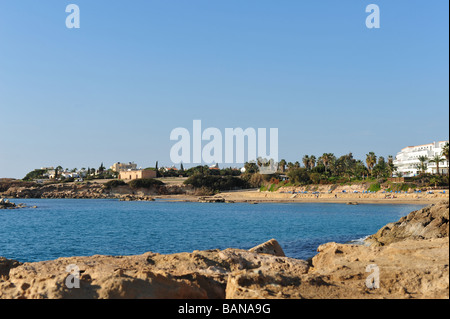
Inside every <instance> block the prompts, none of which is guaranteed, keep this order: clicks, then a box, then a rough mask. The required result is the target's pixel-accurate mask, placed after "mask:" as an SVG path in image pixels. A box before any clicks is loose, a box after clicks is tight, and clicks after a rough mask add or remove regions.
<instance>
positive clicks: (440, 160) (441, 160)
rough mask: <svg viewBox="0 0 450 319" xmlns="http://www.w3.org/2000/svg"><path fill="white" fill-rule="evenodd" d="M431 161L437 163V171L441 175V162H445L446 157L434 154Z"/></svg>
mask: <svg viewBox="0 0 450 319" xmlns="http://www.w3.org/2000/svg"><path fill="white" fill-rule="evenodd" d="M429 162H430V163H436V171H437V173H438V175H441V172H440V171H439V163H442V162H444V159H443V158H442V157H441V155H440V154H436V155H434V156H433V157H432V158H431V159H430V160H429Z"/></svg>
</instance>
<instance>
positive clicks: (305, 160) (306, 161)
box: [302, 155, 309, 169]
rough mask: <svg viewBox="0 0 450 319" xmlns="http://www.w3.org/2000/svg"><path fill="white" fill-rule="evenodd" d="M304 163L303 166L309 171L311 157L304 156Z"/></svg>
mask: <svg viewBox="0 0 450 319" xmlns="http://www.w3.org/2000/svg"><path fill="white" fill-rule="evenodd" d="M302 162H303V165H305V168H306V169H309V156H308V155H305V156H303V158H302Z"/></svg>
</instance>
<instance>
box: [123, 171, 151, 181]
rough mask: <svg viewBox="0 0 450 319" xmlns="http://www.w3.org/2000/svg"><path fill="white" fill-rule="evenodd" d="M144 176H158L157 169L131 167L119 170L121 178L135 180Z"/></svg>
mask: <svg viewBox="0 0 450 319" xmlns="http://www.w3.org/2000/svg"><path fill="white" fill-rule="evenodd" d="M142 178H156V171H154V170H151V169H129V170H126V171H120V172H119V179H121V180H133V179H142Z"/></svg>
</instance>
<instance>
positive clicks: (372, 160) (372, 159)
mask: <svg viewBox="0 0 450 319" xmlns="http://www.w3.org/2000/svg"><path fill="white" fill-rule="evenodd" d="M376 163H377V156H376V155H375V153H374V152H369V154H366V164H367V169H368V170H369V173H370V176H372V170H373V168H374V166H375V164H376Z"/></svg>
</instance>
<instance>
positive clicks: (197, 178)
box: [184, 174, 249, 191]
mask: <svg viewBox="0 0 450 319" xmlns="http://www.w3.org/2000/svg"><path fill="white" fill-rule="evenodd" d="M184 184H187V185H192V186H194V187H195V188H201V187H207V188H210V189H212V190H214V191H223V190H230V189H234V188H248V186H249V184H248V183H247V182H246V181H245V180H243V179H241V178H239V177H235V176H217V175H201V174H196V175H193V176H191V177H189V178H188V179H187V180H185V181H184Z"/></svg>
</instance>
